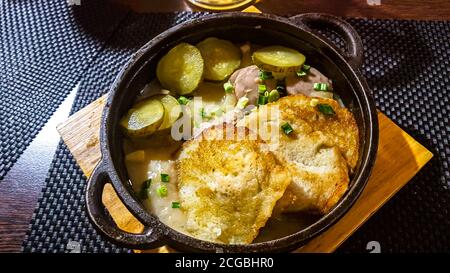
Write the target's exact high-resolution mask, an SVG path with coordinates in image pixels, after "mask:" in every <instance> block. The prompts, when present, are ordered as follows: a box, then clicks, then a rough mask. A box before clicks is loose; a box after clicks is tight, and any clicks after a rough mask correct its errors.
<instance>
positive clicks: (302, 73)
mask: <svg viewBox="0 0 450 273" xmlns="http://www.w3.org/2000/svg"><path fill="white" fill-rule="evenodd" d="M310 68H311V66H310V65H307V64H304V65H303V66H302V68H301V69H300V70H299V71H297V72H296V73H297V76H298V77H304V76H306V75H308V73H309V69H310Z"/></svg>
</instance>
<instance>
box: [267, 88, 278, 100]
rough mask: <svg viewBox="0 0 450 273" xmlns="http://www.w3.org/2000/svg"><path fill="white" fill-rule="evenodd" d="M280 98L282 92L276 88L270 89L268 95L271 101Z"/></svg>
mask: <svg viewBox="0 0 450 273" xmlns="http://www.w3.org/2000/svg"><path fill="white" fill-rule="evenodd" d="M279 98H280V93H278V91H277V90H276V89H274V90H272V91H270V93H269V96H268V101H269V102H274V101H277V100H278V99H279Z"/></svg>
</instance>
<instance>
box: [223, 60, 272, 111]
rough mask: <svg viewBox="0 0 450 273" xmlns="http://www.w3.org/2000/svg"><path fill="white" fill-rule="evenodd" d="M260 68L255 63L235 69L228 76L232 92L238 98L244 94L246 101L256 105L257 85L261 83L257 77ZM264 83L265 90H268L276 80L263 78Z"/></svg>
mask: <svg viewBox="0 0 450 273" xmlns="http://www.w3.org/2000/svg"><path fill="white" fill-rule="evenodd" d="M259 73H260V70H259V68H258V67H257V66H256V65H251V66H247V67H244V68H241V69H239V70H236V71H235V72H234V73H233V74H232V75H231V77H230V83H231V84H232V85H233V86H234V94H235V95H236V98H237V99H238V100H239V99H240V98H242V97H244V96H246V97H247V98H248V100H249V101H248V103H249V104H253V105H256V103H257V101H258V97H259V93H258V85H260V84H263V82H262V81H261V79H260V78H259ZM264 84H265V85H266V87H267V90H268V91H270V90H272V89H275V88H276V85H277V83H276V80H275V79H270V80H265V81H264Z"/></svg>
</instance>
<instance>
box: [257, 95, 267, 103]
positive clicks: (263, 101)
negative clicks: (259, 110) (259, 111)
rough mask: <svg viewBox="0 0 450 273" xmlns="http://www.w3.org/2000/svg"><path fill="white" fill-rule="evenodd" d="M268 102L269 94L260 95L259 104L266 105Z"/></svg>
mask: <svg viewBox="0 0 450 273" xmlns="http://www.w3.org/2000/svg"><path fill="white" fill-rule="evenodd" d="M267 102H268V98H267V96H264V95H259V97H258V105H265V104H267Z"/></svg>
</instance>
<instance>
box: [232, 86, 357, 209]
mask: <svg viewBox="0 0 450 273" xmlns="http://www.w3.org/2000/svg"><path fill="white" fill-rule="evenodd" d="M312 100H316V101H315V103H312ZM317 102H318V103H322V104H328V105H330V106H331V107H332V108H333V109H334V111H335V115H330V116H328V115H325V114H323V113H321V112H320V111H318V108H317V105H316V103H317ZM285 123H289V125H290V126H291V127H292V128H293V130H294V131H293V132H292V133H290V134H289V135H286V133H284V131H283V130H282V128H281V125H283V124H285ZM254 124H257V127H258V128H257V129H255V128H254ZM238 125H240V126H247V127H249V128H252V129H254V130H257V131H258V135H259V136H260V137H261V138H263V139H264V140H265V141H266V142H267V143H268V144H270V150H272V151H273V152H274V154H275V155H276V156H277V158H278V159H279V160H280V161H281V162H285V164H286V166H287V168H288V170H289V172H290V174H291V177H292V184H291V185H289V187H288V189H287V190H286V193H285V195H284V196H283V197H282V198H281V199H280V201H279V202H278V204H277V211H278V210H279V211H289V212H291V211H310V212H316V213H322V214H324V213H327V212H328V211H329V210H330V209H331V208H332V207H333V206H334V205H335V204H336V203H337V202H338V201H339V199H340V198H341V197H342V196H343V194H344V193H345V192H346V190H347V187H348V183H349V169H353V168H354V167H355V166H356V163H357V161H358V151H359V136H358V127H357V125H356V122H355V120H354V118H353V115H352V113H350V112H349V111H348V110H347V109H346V108H343V107H340V106H339V104H338V103H337V102H336V101H334V100H331V99H323V98H311V97H307V96H304V95H291V96H287V97H284V98H281V99H280V100H278V101H277V102H275V103H271V104H268V105H267V106H265V107H260V108H259V110H258V111H256V112H253V113H251V114H250V115H249V116H248V117H246V118H245V119H243V120H242V121H240V122H239V123H238ZM268 127H270V128H271V129H269V128H268ZM274 128H275V130H274ZM273 131H275V133H277V134H273ZM262 132H271V133H270V134H269V136H270V138H267V137H266V136H267V134H266V135H263V134H262Z"/></svg>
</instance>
